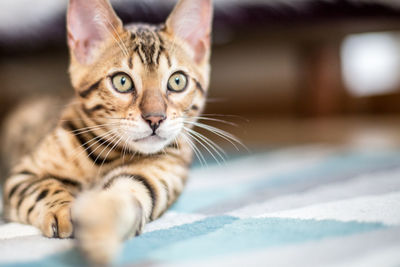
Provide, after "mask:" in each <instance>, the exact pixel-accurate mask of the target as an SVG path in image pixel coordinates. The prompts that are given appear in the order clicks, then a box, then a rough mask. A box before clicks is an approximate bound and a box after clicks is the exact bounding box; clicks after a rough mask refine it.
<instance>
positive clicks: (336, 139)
mask: <svg viewBox="0 0 400 267" xmlns="http://www.w3.org/2000/svg"><path fill="white" fill-rule="evenodd" d="M247 119H248V120H249V121H248V122H243V120H242V122H240V119H239V122H238V127H232V126H229V125H228V126H226V125H222V124H221V123H219V124H214V125H215V126H217V127H219V128H221V129H224V130H226V131H228V132H230V133H232V134H234V135H236V136H237V137H239V138H240V139H241V140H242V141H243V143H244V144H245V145H246V146H248V147H249V148H250V149H251V150H253V151H259V150H262V149H270V148H278V147H287V146H298V145H306V144H327V145H334V146H347V147H354V148H357V147H360V148H364V149H375V148H397V147H399V146H400V117H399V116H346V117H344V116H343V117H330V118H310V119H294V118H289V117H280V118H267V117H252V118H247ZM228 120H229V119H228ZM236 120H238V119H236ZM231 121H234V120H231ZM208 136H209V137H212V139H213V140H217V139H218V138H217V137H215V136H214V137H213V136H212V135H211V134H208ZM223 146H224V148H226V149H227V150H228V151H234V150H233V147H232V146H231V145H230V144H229V143H226V142H223Z"/></svg>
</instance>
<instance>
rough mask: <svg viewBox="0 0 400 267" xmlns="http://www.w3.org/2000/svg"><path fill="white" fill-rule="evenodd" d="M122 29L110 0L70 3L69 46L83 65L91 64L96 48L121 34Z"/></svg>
mask: <svg viewBox="0 0 400 267" xmlns="http://www.w3.org/2000/svg"><path fill="white" fill-rule="evenodd" d="M122 27H123V26H122V22H121V20H120V19H119V18H118V17H117V15H116V14H115V12H114V10H113V8H112V7H111V5H110V3H109V2H108V0H70V1H69V7H68V13H67V32H68V45H69V47H70V50H71V52H72V53H73V54H74V56H75V58H76V59H77V60H78V61H79V62H80V63H81V64H89V63H91V62H92V61H93V52H94V50H95V49H96V47H97V46H98V45H99V44H100V43H101V42H103V41H105V40H107V39H108V38H110V37H112V35H114V34H118V33H119V32H121V31H122Z"/></svg>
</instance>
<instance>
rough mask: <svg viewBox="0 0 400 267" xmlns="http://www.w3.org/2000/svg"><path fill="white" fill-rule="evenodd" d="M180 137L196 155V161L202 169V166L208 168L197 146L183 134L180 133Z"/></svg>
mask: <svg viewBox="0 0 400 267" xmlns="http://www.w3.org/2000/svg"><path fill="white" fill-rule="evenodd" d="M181 136H182V137H183V138H184V139H185V141H186V143H187V144H188V145H189V146H190V148H191V149H192V150H193V152H194V154H195V155H196V157H197V159H198V160H199V162H200V165H201V166H202V167H203V166H204V165H206V166H208V164H207V161H206V160H205V158H204V156H203V154H202V153H201V151H200V150H199V149H198V148H197V146H196V145H195V144H194V143H193V141H192V140H191V139H190V137H189V136H187V134H186V133H185V132H182V133H181Z"/></svg>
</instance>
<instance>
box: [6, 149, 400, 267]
mask: <svg viewBox="0 0 400 267" xmlns="http://www.w3.org/2000/svg"><path fill="white" fill-rule="evenodd" d="M115 264H116V265H117V266H132V265H135V266H297V267H301V266H363V267H365V266H380V267H384V266H400V151H399V150H395V149H393V150H387V149H385V150H379V149H369V150H366V149H359V148H358V149H344V148H332V147H326V146H307V147H297V148H290V149H284V150H275V151H269V152H267V153H259V154H255V155H250V156H244V157H238V158H235V159H232V160H229V161H228V162H227V163H226V164H222V165H217V164H214V165H209V166H208V167H200V166H195V168H194V170H193V172H192V175H191V178H190V180H189V183H188V185H187V188H186V190H185V191H184V194H183V195H182V197H181V198H180V199H179V200H178V202H177V203H176V204H175V205H174V206H173V208H172V209H171V210H170V211H169V212H167V213H166V214H165V215H164V216H163V217H162V218H161V219H159V220H157V221H155V222H152V223H150V224H149V225H148V226H147V227H146V229H145V233H144V234H143V235H141V236H140V237H138V238H135V239H133V240H130V241H128V242H126V244H125V247H124V250H123V252H122V254H121V257H120V258H119V259H118V260H117V261H116V263H115ZM0 265H1V266H35V265H37V266H81V265H85V263H84V262H83V260H82V257H81V256H80V255H79V253H78V252H77V251H76V250H75V249H74V248H73V242H72V240H57V239H46V238H44V237H41V236H40V234H39V233H38V231H37V230H36V229H34V228H32V227H30V226H23V225H19V224H2V225H0Z"/></svg>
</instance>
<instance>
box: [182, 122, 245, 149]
mask: <svg viewBox="0 0 400 267" xmlns="http://www.w3.org/2000/svg"><path fill="white" fill-rule="evenodd" d="M184 123H187V124H191V125H193V126H197V127H199V128H202V129H204V130H207V131H209V132H211V133H213V134H215V135H217V136H219V137H221V138H222V139H224V140H226V141H227V142H229V143H231V144H232V145H233V146H234V147H235V149H236V150H237V151H240V149H239V147H238V146H237V145H236V144H239V145H240V146H242V147H243V148H244V149H246V150H247V151H249V149H248V148H247V147H246V146H245V145H244V144H243V143H242V142H241V141H240V140H239V139H238V138H237V137H236V136H234V135H232V134H230V133H228V132H226V131H224V130H221V129H219V128H216V127H214V126H210V125H207V124H204V123H200V122H192V121H185V122H184Z"/></svg>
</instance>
